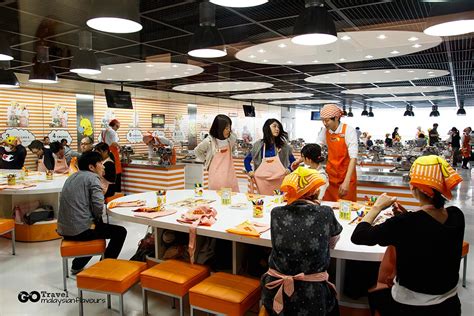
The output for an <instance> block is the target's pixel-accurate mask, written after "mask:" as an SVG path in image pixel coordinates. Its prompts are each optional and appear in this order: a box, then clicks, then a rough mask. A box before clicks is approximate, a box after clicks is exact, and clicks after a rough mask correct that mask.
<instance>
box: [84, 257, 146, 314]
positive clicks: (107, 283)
mask: <svg viewBox="0 0 474 316" xmlns="http://www.w3.org/2000/svg"><path fill="white" fill-rule="evenodd" d="M145 269H146V263H144V262H138V261H128V260H119V259H104V260H102V261H99V262H97V263H96V264H94V265H93V266H91V267H89V268H87V269H85V270H84V271H82V272H79V273H78V274H77V289H78V292H79V315H80V316H82V315H84V308H83V304H82V291H90V292H97V293H105V294H107V308H108V309H110V308H111V303H110V295H111V294H113V295H118V296H119V302H120V315H124V309H123V295H124V294H125V293H126V292H127V291H128V290H129V289H130V288H131V287H132V286H133V285H135V284H136V283H137V282H138V281H140V273H141V272H142V271H143V270H145Z"/></svg>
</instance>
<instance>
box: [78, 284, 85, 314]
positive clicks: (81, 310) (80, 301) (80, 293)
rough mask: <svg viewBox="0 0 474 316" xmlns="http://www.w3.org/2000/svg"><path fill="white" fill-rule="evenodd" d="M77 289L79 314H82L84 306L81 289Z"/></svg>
mask: <svg viewBox="0 0 474 316" xmlns="http://www.w3.org/2000/svg"><path fill="white" fill-rule="evenodd" d="M78 291H79V295H78V296H79V316H83V315H84V309H83V308H84V307H83V306H82V290H78Z"/></svg>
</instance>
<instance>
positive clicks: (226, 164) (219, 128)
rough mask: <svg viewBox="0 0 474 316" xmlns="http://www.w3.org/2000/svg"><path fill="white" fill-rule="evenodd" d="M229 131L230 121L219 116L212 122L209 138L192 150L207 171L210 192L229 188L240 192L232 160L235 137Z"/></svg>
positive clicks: (221, 115)
mask: <svg viewBox="0 0 474 316" xmlns="http://www.w3.org/2000/svg"><path fill="white" fill-rule="evenodd" d="M231 131H232V121H231V119H230V118H229V117H228V116H227V115H223V114H219V115H217V116H216V117H215V119H214V121H213V122H212V126H211V129H210V131H209V137H207V138H205V139H204V140H203V141H202V142H201V143H200V144H199V145H198V146H197V147H196V148H195V149H194V152H195V154H196V157H197V158H198V159H199V160H202V161H204V168H205V169H207V170H208V171H209V189H210V190H220V189H222V188H231V189H232V191H233V192H240V190H239V185H238V181H237V176H236V174H235V168H234V160H233V159H232V148H233V146H234V144H235V142H236V140H237V137H236V136H235V134H233V133H232V132H231Z"/></svg>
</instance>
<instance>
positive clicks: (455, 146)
mask: <svg viewBox="0 0 474 316" xmlns="http://www.w3.org/2000/svg"><path fill="white" fill-rule="evenodd" d="M450 139H451V141H450V145H451V150H452V151H453V156H452V162H453V167H456V166H457V164H458V162H459V160H460V159H459V156H460V149H461V136H460V135H459V130H458V129H457V128H456V127H453V128H452V129H451V131H450Z"/></svg>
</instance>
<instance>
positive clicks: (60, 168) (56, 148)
mask: <svg viewBox="0 0 474 316" xmlns="http://www.w3.org/2000/svg"><path fill="white" fill-rule="evenodd" d="M50 150H51V152H52V153H53V158H54V173H60V174H67V173H68V172H69V164H68V163H67V160H66V156H65V154H64V152H65V151H64V146H63V145H61V143H60V142H52V143H51V144H50Z"/></svg>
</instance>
